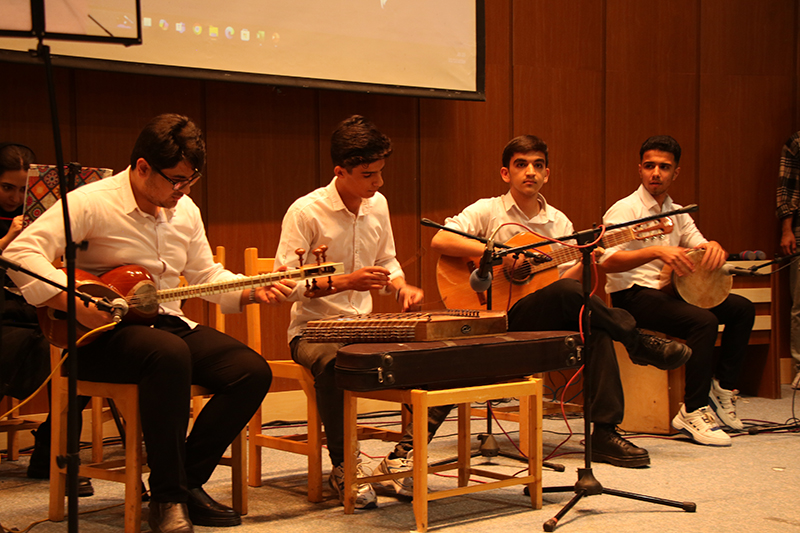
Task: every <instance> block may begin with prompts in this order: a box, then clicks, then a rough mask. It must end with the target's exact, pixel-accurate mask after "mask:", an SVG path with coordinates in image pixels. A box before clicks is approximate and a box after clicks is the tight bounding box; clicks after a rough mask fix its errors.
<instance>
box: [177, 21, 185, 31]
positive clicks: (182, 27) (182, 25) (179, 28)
mask: <svg viewBox="0 0 800 533" xmlns="http://www.w3.org/2000/svg"><path fill="white" fill-rule="evenodd" d="M175 31H177V32H178V33H183V32H185V31H186V24H185V23H183V22H176V23H175Z"/></svg>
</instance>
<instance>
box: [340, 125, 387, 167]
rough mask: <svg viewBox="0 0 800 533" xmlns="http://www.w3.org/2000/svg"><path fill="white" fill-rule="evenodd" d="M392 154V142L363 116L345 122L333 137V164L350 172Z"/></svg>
mask: <svg viewBox="0 0 800 533" xmlns="http://www.w3.org/2000/svg"><path fill="white" fill-rule="evenodd" d="M391 154H392V140H391V139H389V137H387V136H386V135H384V134H383V133H381V132H380V131H378V130H377V128H375V125H374V124H373V123H372V122H370V121H369V120H367V119H365V118H364V117H362V116H361V115H353V116H352V117H350V118H348V119H345V120H343V121H342V122H340V123H339V125H338V126H336V129H335V130H334V131H333V134H332V135H331V159H332V160H333V164H334V166H338V167H342V168H345V169H347V171H348V172H349V171H351V170H353V168H355V167H356V166H358V165H363V164H370V163H374V162H375V161H380V160H381V159H386V158H387V157H389V156H390V155H391Z"/></svg>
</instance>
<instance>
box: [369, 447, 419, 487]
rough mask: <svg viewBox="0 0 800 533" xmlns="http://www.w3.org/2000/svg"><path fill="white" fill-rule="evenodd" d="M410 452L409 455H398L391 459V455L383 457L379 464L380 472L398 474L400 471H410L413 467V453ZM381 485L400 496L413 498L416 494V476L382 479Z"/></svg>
mask: <svg viewBox="0 0 800 533" xmlns="http://www.w3.org/2000/svg"><path fill="white" fill-rule="evenodd" d="M413 453H414V452H408V456H407V457H405V458H403V457H397V458H395V459H389V456H388V455H387V456H386V457H384V458H383V461H381V464H379V465H378V474H396V473H398V472H410V471H411V469H412V468H413V459H412V454H413ZM381 486H382V487H383V489H384V490H385V491H386V492H387V493H389V494H396V495H398V496H405V497H408V498H411V497H412V496H414V478H413V477H401V478H395V479H389V480H386V481H381Z"/></svg>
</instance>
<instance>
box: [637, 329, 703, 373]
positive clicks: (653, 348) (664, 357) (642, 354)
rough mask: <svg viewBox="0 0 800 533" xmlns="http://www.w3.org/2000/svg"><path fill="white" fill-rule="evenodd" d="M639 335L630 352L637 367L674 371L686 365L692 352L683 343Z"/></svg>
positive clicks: (638, 333) (640, 332)
mask: <svg viewBox="0 0 800 533" xmlns="http://www.w3.org/2000/svg"><path fill="white" fill-rule="evenodd" d="M636 332H637V335H636V337H637V338H636V339H635V344H634V345H633V347H632V349H630V350H628V355H629V356H630V358H631V361H633V362H634V363H636V364H637V365H642V366H647V365H651V366H654V367H656V368H660V369H661V370H672V369H675V368H678V367H679V366H681V365H683V364H685V363H686V361H688V360H689V358H690V357H691V356H692V350H691V348H689V347H688V346H686V345H685V344H683V343H682V342H678V341H671V340H667V339H662V338H661V337H656V336H654V335H648V334H647V333H642V331H641V330H636Z"/></svg>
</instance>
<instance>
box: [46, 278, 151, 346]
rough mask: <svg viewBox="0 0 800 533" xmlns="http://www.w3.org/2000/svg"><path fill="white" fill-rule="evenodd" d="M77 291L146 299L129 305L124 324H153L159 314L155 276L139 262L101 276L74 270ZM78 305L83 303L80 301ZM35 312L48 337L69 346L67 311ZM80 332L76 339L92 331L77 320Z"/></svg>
mask: <svg viewBox="0 0 800 533" xmlns="http://www.w3.org/2000/svg"><path fill="white" fill-rule="evenodd" d="M62 270H63V269H62ZM75 290H76V291H79V292H82V293H84V294H88V295H90V296H94V297H96V298H106V299H107V300H108V301H109V302H111V301H112V300H114V299H116V298H125V299H126V300H128V301H131V300H134V301H140V302H143V303H142V304H137V305H136V306H135V307H134V306H131V307H130V308H129V312H128V313H127V314H125V316H124V317H123V322H125V323H131V324H152V323H153V322H154V321H155V317H156V315H157V314H158V301H157V299H156V288H155V284H154V283H153V278H152V277H151V276H150V273H149V272H147V270H145V269H144V268H142V267H140V266H137V265H124V266H121V267H117V268H115V269H114V270H110V271H108V272H106V273H105V274H103V275H102V276H100V277H99V278H98V277H97V276H94V275H92V274H89V273H88V272H84V271H83V270H78V269H75ZM76 305H83V304H82V303H81V302H78V303H77V304H76ZM36 314H37V316H38V318H39V326H40V327H41V328H42V333H43V334H44V336H45V338H46V339H47V340H48V341H50V343H51V344H53V345H55V346H58V347H59V348H66V347H67V344H68V338H67V313H66V312H64V311H57V310H55V309H53V308H52V307H38V308H37V309H36ZM77 332H78V337H77V338H81V337H82V336H83V335H85V334H86V333H88V332H89V330H88V329H87V328H85V327H84V326H83V325H81V324H80V323H78V325H77Z"/></svg>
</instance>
